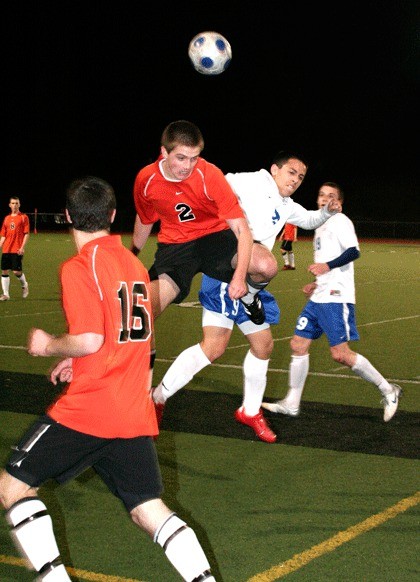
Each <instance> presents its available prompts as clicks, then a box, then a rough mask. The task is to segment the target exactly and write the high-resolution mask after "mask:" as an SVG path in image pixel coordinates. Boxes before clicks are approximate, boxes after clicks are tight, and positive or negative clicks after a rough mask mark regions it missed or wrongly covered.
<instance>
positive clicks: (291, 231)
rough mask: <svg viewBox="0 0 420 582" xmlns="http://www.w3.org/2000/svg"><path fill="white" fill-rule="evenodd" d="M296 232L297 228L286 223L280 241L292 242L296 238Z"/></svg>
mask: <svg viewBox="0 0 420 582" xmlns="http://www.w3.org/2000/svg"><path fill="white" fill-rule="evenodd" d="M296 232H297V226H295V225H294V224H290V222H286V224H285V225H284V231H283V236H282V239H283V240H291V241H294V240H295V238H296Z"/></svg>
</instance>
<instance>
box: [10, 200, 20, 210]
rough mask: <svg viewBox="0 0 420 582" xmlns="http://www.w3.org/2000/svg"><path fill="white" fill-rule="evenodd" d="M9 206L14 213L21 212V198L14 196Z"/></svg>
mask: <svg viewBox="0 0 420 582" xmlns="http://www.w3.org/2000/svg"><path fill="white" fill-rule="evenodd" d="M9 208H10V210H11V211H12V214H17V213H18V212H19V208H20V202H19V200H16V199H15V198H12V199H11V200H10V202H9Z"/></svg>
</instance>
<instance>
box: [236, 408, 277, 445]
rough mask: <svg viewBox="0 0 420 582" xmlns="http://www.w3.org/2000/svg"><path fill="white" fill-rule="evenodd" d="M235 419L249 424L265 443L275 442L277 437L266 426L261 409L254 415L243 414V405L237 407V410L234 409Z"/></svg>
mask: <svg viewBox="0 0 420 582" xmlns="http://www.w3.org/2000/svg"><path fill="white" fill-rule="evenodd" d="M235 420H237V421H238V422H240V423H241V424H246V425H247V426H250V427H251V428H252V429H253V430H254V432H255V434H256V435H257V437H258V438H259V439H261V440H262V441H264V442H266V443H274V442H276V440H277V437H276V435H275V433H274V432H273V431H272V430H271V429H270V427H269V426H268V424H267V421H266V420H265V418H264V416H263V413H262V410H261V409H260V411H259V412H258V414H256V415H255V416H248V415H247V414H245V412H244V409H243V407H241V408H238V410H235Z"/></svg>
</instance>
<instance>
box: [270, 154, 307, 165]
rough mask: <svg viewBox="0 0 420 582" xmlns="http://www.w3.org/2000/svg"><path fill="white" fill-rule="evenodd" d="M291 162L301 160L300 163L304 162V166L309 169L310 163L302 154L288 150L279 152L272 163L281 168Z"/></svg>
mask: <svg viewBox="0 0 420 582" xmlns="http://www.w3.org/2000/svg"><path fill="white" fill-rule="evenodd" d="M289 160H299V161H300V162H302V164H305V166H306V168H308V162H307V160H306V158H305V157H304V156H303V155H302V154H299V153H297V152H292V151H287V150H280V151H279V152H277V153H276V155H275V156H274V158H273V161H272V163H273V164H276V166H278V167H279V168H281V167H282V166H284V164H286V163H287V162H288V161H289Z"/></svg>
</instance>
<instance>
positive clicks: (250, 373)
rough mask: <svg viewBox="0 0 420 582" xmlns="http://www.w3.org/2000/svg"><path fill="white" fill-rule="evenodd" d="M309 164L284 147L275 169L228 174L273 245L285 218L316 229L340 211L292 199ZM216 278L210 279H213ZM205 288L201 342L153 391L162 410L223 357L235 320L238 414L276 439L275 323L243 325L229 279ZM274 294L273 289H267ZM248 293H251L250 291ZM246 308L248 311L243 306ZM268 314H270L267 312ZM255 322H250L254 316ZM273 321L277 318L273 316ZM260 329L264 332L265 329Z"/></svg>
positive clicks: (255, 226)
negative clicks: (268, 394)
mask: <svg viewBox="0 0 420 582" xmlns="http://www.w3.org/2000/svg"><path fill="white" fill-rule="evenodd" d="M307 168H308V165H307V163H306V161H305V160H304V159H303V158H302V156H300V155H298V154H295V153H292V152H285V151H281V152H279V153H278V154H277V155H276V156H275V158H274V160H273V163H272V165H271V168H270V172H268V171H267V170H259V171H258V172H241V173H237V174H227V175H226V179H227V181H228V182H229V184H230V185H231V186H232V188H233V190H234V192H235V194H236V195H237V197H238V199H239V202H240V204H241V206H242V209H243V211H244V213H245V216H246V218H247V220H248V223H249V226H250V228H251V231H252V234H253V238H254V241H257V242H259V243H260V244H262V245H265V246H266V247H267V248H268V249H269V250H271V249H272V248H273V246H274V243H275V241H276V237H277V235H278V234H279V233H280V231H281V230H282V228H283V226H284V224H285V223H286V221H287V222H293V224H296V225H298V226H300V227H301V228H304V229H308V230H312V229H315V228H316V227H318V226H320V225H321V224H323V223H324V222H325V221H326V220H328V219H330V217H331V216H333V215H334V214H335V213H336V212H341V203H340V201H339V200H331V201H328V204H327V205H325V206H323V207H322V208H320V209H318V210H306V209H305V208H304V207H303V206H301V205H300V204H298V203H297V202H294V201H293V200H292V199H291V196H292V194H294V193H295V192H296V190H297V189H298V188H299V186H300V185H301V184H302V182H303V179H304V177H305V175H306V172H307ZM210 282H211V284H209V283H210ZM203 283H204V286H202V288H201V291H200V301H201V303H202V305H203V308H204V309H203V339H202V341H201V342H200V343H198V344H196V345H194V346H191V347H189V348H187V349H186V350H184V351H183V352H182V353H181V354H180V355H179V356H178V357H177V359H176V360H175V361H174V363H173V364H172V365H171V366H170V368H169V369H168V371H167V372H166V374H165V376H164V378H163V380H162V381H161V382H160V383H159V384H158V386H157V387H156V388H155V390H154V392H153V400H154V401H155V403H156V405H157V410H158V414H162V412H163V406H164V404H165V402H166V400H167V398H169V397H170V396H172V395H173V394H175V393H176V392H177V391H178V390H180V389H181V388H182V387H183V386H185V385H186V384H188V382H190V381H191V380H192V378H193V377H194V376H195V374H197V373H198V372H199V371H200V370H202V369H203V368H205V367H206V366H208V365H210V364H211V363H212V362H214V360H215V359H217V358H219V357H220V356H221V355H222V354H223V353H224V351H225V350H226V347H227V345H228V343H229V339H230V336H231V333H232V328H233V324H234V323H236V324H237V325H238V327H239V328H240V329H241V331H242V333H244V335H246V337H247V339H248V342H249V343H250V350H249V351H248V353H247V355H246V357H245V360H244V366H243V372H244V400H243V403H242V406H241V407H240V408H239V409H238V410H236V411H235V419H236V420H237V421H238V422H240V423H242V424H245V425H247V426H250V427H251V428H252V429H253V430H254V432H255V434H256V435H257V436H258V438H260V439H261V440H264V441H266V442H274V441H275V440H276V437H275V434H274V433H273V432H272V431H271V429H270V428H269V427H268V425H267V423H266V421H265V419H264V417H263V414H262V410H261V403H262V399H263V397H264V390H265V386H266V381H267V378H266V377H267V369H268V364H269V359H270V355H271V352H272V349H273V337H272V333H271V328H270V325H266V323H267V322H265V323H263V325H257V324H254V325H252V326H249V325H247V326H246V327H244V326H243V325H242V321H241V320H240V319H239V317H240V316H241V314H242V313H246V306H243V305H242V303H240V304H239V311H238V307H237V306H235V305H234V304H232V302H230V304H229V306H228V308H227V309H226V300H225V299H223V297H224V296H225V294H226V287H227V285H226V283H223V282H222V281H217V280H214V279H210V278H206V277H204V278H203ZM268 295H270V297H272V296H271V294H268ZM245 298H246V297H245ZM256 298H257V299H258V301H259V307H260V308H261V310H262V311H263V312H264V311H265V305H266V301H267V300H268V299H269V298H268V297H267V296H265V297H264V296H263V295H262V292H261V291H260V292H259V293H258V295H256ZM244 310H245V311H244ZM266 315H267V314H266ZM249 323H251V322H249ZM268 323H269V324H271V323H276V322H274V321H273V320H271V319H269V320H268ZM260 332H261V333H260Z"/></svg>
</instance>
